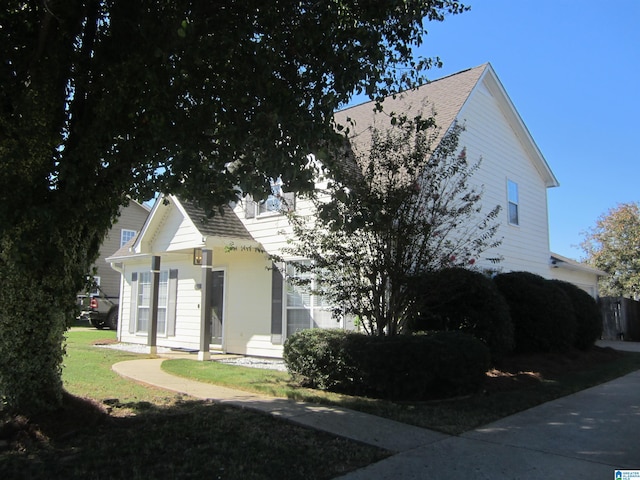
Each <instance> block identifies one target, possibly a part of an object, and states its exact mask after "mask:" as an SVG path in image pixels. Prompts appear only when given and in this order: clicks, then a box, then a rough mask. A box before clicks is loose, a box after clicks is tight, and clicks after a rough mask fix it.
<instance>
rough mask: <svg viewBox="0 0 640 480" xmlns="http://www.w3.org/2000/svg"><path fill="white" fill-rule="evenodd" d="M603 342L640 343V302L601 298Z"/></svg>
mask: <svg viewBox="0 0 640 480" xmlns="http://www.w3.org/2000/svg"><path fill="white" fill-rule="evenodd" d="M599 302H600V311H601V312H602V338H603V340H630V341H635V342H639V341H640V302H637V301H635V300H631V299H630V298H623V297H601V298H600V300H599Z"/></svg>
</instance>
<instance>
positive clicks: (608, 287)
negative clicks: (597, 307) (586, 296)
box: [581, 203, 640, 299]
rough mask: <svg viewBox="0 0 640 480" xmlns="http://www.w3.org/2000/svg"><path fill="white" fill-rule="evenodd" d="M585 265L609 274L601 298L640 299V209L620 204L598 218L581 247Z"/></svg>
mask: <svg viewBox="0 0 640 480" xmlns="http://www.w3.org/2000/svg"><path fill="white" fill-rule="evenodd" d="M581 247H582V249H583V250H584V251H585V252H586V254H587V262H588V263H589V264H590V265H592V266H594V267H595V268H598V269H600V270H604V271H605V272H607V273H608V275H607V276H606V277H602V278H601V279H600V293H601V295H603V296H612V297H627V298H633V299H638V298H640V255H638V249H640V206H639V205H638V204H637V203H623V204H619V205H618V206H616V207H615V208H612V209H610V210H609V211H608V212H607V213H606V214H603V215H601V216H600V217H599V218H598V220H597V221H596V225H595V227H593V228H592V229H590V230H589V231H588V232H587V233H586V234H585V240H584V241H583V242H582V243H581Z"/></svg>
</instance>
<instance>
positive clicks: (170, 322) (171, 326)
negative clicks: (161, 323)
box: [167, 270, 178, 337]
mask: <svg viewBox="0 0 640 480" xmlns="http://www.w3.org/2000/svg"><path fill="white" fill-rule="evenodd" d="M167 290H168V291H167V295H168V299H167V300H168V302H167V337H175V336H176V305H177V303H178V270H169V285H168V286H167Z"/></svg>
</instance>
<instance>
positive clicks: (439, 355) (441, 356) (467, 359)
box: [283, 329, 489, 400]
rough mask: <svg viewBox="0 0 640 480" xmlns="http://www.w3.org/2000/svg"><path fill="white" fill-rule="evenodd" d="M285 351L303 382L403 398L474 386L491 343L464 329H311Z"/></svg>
mask: <svg viewBox="0 0 640 480" xmlns="http://www.w3.org/2000/svg"><path fill="white" fill-rule="evenodd" d="M283 356H284V361H285V364H286V366H287V369H288V370H289V373H290V374H291V375H292V377H293V379H294V380H296V381H297V382H299V383H300V384H301V385H304V386H309V387H313V388H319V389H323V390H330V391H334V392H340V393H346V394H351V395H361V396H371V397H375V398H387V399H403V400H423V399H428V398H434V397H442V396H450V395H460V394H465V393H470V392H473V391H476V390H477V389H478V388H479V387H480V385H481V384H482V382H483V380H484V376H485V372H486V371H487V369H488V368H489V350H488V348H487V347H486V346H485V345H484V344H483V343H482V342H481V341H479V340H477V339H475V338H473V337H472V336H470V335H467V334H464V333H462V332H439V333H435V334H431V335H398V336H392V337H381V336H369V335H363V334H359V333H355V332H344V331H342V330H326V329H310V330H303V331H300V332H298V333H296V334H294V335H292V336H291V337H289V338H288V339H287V341H286V342H285V345H284V355H283Z"/></svg>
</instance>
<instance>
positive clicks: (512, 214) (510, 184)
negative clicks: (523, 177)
mask: <svg viewBox="0 0 640 480" xmlns="http://www.w3.org/2000/svg"><path fill="white" fill-rule="evenodd" d="M507 202H508V208H507V215H508V217H509V223H510V224H511V225H520V200H519V196H518V184H517V183H516V182H514V181H513V180H507Z"/></svg>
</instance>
